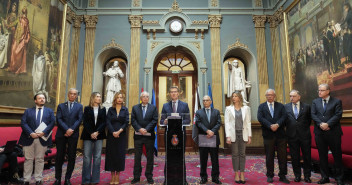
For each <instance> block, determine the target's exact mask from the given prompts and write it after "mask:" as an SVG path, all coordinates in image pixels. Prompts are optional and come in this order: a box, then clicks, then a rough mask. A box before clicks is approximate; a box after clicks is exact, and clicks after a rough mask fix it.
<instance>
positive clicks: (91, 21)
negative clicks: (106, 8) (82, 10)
mask: <svg viewBox="0 0 352 185" xmlns="http://www.w3.org/2000/svg"><path fill="white" fill-rule="evenodd" d="M83 18H84V22H85V23H86V29H87V28H95V27H96V25H97V23H98V16H97V15H83Z"/></svg>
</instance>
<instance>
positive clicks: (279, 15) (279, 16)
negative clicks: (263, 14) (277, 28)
mask: <svg viewBox="0 0 352 185" xmlns="http://www.w3.org/2000/svg"><path fill="white" fill-rule="evenodd" d="M273 16H275V17H276V19H277V22H278V24H280V22H281V21H282V20H284V10H283V8H282V7H280V8H279V9H278V10H277V11H276V12H275V13H274V15H273Z"/></svg>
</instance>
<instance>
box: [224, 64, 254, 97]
mask: <svg viewBox="0 0 352 185" xmlns="http://www.w3.org/2000/svg"><path fill="white" fill-rule="evenodd" d="M228 67H229V80H228V88H227V97H228V98H231V95H232V93H233V92H234V91H240V92H241V94H242V96H243V103H245V104H248V103H249V102H248V101H247V92H246V89H247V88H251V82H250V81H246V76H245V73H244V70H243V69H242V68H241V67H239V65H238V60H234V61H233V62H232V63H230V62H228Z"/></svg>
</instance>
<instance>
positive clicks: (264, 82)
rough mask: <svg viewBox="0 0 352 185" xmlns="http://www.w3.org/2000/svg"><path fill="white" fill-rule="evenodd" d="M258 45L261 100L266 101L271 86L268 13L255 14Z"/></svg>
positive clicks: (254, 20)
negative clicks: (266, 38)
mask: <svg viewBox="0 0 352 185" xmlns="http://www.w3.org/2000/svg"><path fill="white" fill-rule="evenodd" d="M253 22H254V27H255V41H256V46H257V65H258V80H259V81H258V84H259V100H260V102H261V103H262V102H265V101H266V99H265V91H266V90H267V89H268V88H269V80H268V63H267V60H266V44H265V22H266V15H253Z"/></svg>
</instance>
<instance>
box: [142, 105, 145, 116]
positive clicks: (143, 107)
mask: <svg viewBox="0 0 352 185" xmlns="http://www.w3.org/2000/svg"><path fill="white" fill-rule="evenodd" d="M142 109H143V119H144V116H145V106H142Z"/></svg>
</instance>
